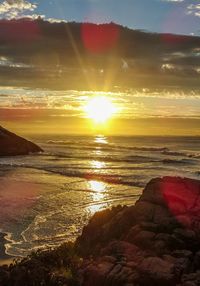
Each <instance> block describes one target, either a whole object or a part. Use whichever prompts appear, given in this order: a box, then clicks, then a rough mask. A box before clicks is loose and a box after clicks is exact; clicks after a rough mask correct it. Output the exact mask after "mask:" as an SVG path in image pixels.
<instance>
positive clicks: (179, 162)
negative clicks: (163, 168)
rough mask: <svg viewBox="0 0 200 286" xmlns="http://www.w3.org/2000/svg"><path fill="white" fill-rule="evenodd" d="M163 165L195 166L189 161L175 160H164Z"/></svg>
mask: <svg viewBox="0 0 200 286" xmlns="http://www.w3.org/2000/svg"><path fill="white" fill-rule="evenodd" d="M162 162H163V164H178V165H188V164H189V165H193V164H194V162H193V161H192V160H189V159H181V160H175V159H163V160H162Z"/></svg>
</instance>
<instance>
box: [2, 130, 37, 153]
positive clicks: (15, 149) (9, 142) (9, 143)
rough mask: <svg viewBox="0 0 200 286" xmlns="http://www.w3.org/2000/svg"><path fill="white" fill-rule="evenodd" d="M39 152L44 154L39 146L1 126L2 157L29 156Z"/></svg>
mask: <svg viewBox="0 0 200 286" xmlns="http://www.w3.org/2000/svg"><path fill="white" fill-rule="evenodd" d="M37 152H42V149H41V148H40V147H39V146H37V145H36V144H34V143H32V142H30V141H28V140H26V139H24V138H22V137H19V136H17V135H16V134H14V133H11V132H9V131H8V130H6V129H4V128H3V127H1V126H0V156H16V155H28V154H30V153H37Z"/></svg>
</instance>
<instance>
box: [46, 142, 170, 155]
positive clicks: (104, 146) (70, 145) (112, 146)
mask: <svg viewBox="0 0 200 286" xmlns="http://www.w3.org/2000/svg"><path fill="white" fill-rule="evenodd" d="M46 143H47V144H49V145H67V147H68V148H69V149H81V150H82V149H84V150H85V149H93V148H95V147H102V149H104V150H110V149H121V150H133V151H144V152H153V151H154V152H165V151H169V149H168V148H167V147H147V146H141V147H138V146H124V145H117V144H114V143H98V142H95V143H94V142H91V143H90V142H86V143H85V144H84V143H83V142H80V143H77V142H76V143H74V142H71V141H62V140H58V141H56V140H49V141H47V142H46Z"/></svg>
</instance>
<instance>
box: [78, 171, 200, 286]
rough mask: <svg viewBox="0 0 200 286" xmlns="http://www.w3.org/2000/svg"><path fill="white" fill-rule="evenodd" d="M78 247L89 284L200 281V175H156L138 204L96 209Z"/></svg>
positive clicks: (148, 285) (109, 285) (187, 283)
mask: <svg viewBox="0 0 200 286" xmlns="http://www.w3.org/2000/svg"><path fill="white" fill-rule="evenodd" d="M76 247H77V249H78V251H79V254H80V255H81V256H83V257H84V262H83V265H82V268H81V269H80V271H79V273H80V277H81V285H84V286H92V285H95V286H98V285H99V286H103V285H105V286H112V285H118V286H131V285H132V286H133V285H141V286H151V285H152V286H153V285H159V286H160V285H162V286H165V285H166V286H167V285H174V286H175V285H184V286H194V285H200V181H196V180H191V179H181V178H171V177H165V178H162V179H159V178H158V179H153V180H152V181H150V183H149V184H147V186H146V188H145V189H144V192H143V194H142V196H141V198H140V199H139V200H138V201H137V203H136V205H135V206H132V207H117V208H113V209H112V210H106V211H103V212H101V213H97V214H95V215H94V217H93V218H92V219H91V220H90V222H89V224H88V225H87V226H86V227H85V228H84V229H83V233H82V235H81V236H80V237H79V238H78V239H77V242H76Z"/></svg>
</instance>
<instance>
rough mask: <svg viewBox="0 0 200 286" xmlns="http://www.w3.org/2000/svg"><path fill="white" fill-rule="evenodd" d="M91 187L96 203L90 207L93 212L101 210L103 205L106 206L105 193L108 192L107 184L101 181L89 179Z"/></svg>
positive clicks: (89, 209)
mask: <svg viewBox="0 0 200 286" xmlns="http://www.w3.org/2000/svg"><path fill="white" fill-rule="evenodd" d="M88 184H89V189H90V190H91V196H92V200H93V202H94V204H92V205H90V206H89V207H88V211H89V212H90V213H91V214H94V213H95V212H97V211H99V210H100V209H102V208H103V207H106V203H104V199H105V193H106V184H105V183H103V182H100V181H89V182H88Z"/></svg>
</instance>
